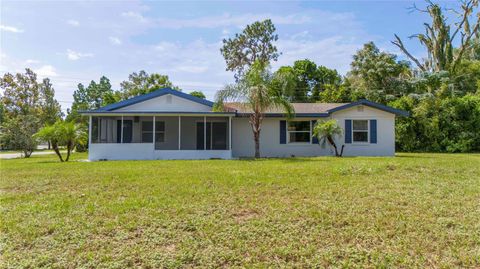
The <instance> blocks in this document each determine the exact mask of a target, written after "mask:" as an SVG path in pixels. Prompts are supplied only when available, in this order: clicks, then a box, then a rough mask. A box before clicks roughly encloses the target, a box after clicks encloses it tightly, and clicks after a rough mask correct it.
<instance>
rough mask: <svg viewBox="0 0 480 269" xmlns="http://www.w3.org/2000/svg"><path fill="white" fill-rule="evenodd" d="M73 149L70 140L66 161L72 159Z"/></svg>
mask: <svg viewBox="0 0 480 269" xmlns="http://www.w3.org/2000/svg"><path fill="white" fill-rule="evenodd" d="M71 151H72V143H71V142H68V143H67V158H65V161H66V162H68V160H69V159H70V152H71Z"/></svg>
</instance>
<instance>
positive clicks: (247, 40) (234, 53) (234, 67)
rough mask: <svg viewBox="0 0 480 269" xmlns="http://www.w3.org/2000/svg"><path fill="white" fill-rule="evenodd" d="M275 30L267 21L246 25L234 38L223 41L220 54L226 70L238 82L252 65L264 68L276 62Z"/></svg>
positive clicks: (276, 37)
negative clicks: (232, 74) (256, 64)
mask: <svg viewBox="0 0 480 269" xmlns="http://www.w3.org/2000/svg"><path fill="white" fill-rule="evenodd" d="M275 30H276V29H275V26H274V25H273V23H272V21H271V20H270V19H267V20H264V21H256V22H254V23H252V24H250V25H247V26H246V27H245V29H243V31H242V32H241V33H239V34H238V33H237V34H235V37H234V38H228V39H223V47H222V48H221V49H220V52H221V53H222V55H223V58H225V62H226V64H227V69H226V70H227V71H234V72H235V78H236V79H237V80H238V79H240V77H241V75H242V74H243V73H244V72H245V71H246V70H247V69H248V68H249V67H250V66H252V65H253V63H255V62H258V63H259V64H261V65H264V66H265V67H266V66H267V65H269V64H270V62H271V61H276V60H277V59H278V56H280V53H279V52H278V50H277V47H276V46H275V45H274V42H275V41H277V40H278V35H277V34H275Z"/></svg>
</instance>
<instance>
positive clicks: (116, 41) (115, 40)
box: [108, 36, 122, 45]
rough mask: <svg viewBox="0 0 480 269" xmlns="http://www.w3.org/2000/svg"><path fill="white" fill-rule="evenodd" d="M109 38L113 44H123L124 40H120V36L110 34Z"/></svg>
mask: <svg viewBox="0 0 480 269" xmlns="http://www.w3.org/2000/svg"><path fill="white" fill-rule="evenodd" d="M108 39H109V40H110V43H112V44H113V45H121V44H122V40H120V38H118V37H114V36H110V37H108Z"/></svg>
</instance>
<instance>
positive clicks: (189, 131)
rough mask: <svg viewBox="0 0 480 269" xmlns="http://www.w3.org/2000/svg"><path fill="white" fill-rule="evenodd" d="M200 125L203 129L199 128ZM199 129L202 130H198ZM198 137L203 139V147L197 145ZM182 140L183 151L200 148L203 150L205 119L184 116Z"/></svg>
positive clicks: (182, 120)
mask: <svg viewBox="0 0 480 269" xmlns="http://www.w3.org/2000/svg"><path fill="white" fill-rule="evenodd" d="M207 120H208V118H207ZM198 125H200V126H202V127H198ZM197 128H202V129H201V130H198V129H197ZM198 135H200V136H201V139H202V143H201V145H200V144H198V143H197V139H199V138H198ZM180 138H181V139H180V149H181V150H197V148H198V147H201V150H203V117H189V116H182V119H181V135H180Z"/></svg>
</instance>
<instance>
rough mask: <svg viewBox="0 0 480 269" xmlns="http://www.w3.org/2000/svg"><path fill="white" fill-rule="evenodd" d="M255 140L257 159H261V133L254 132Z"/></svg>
mask: <svg viewBox="0 0 480 269" xmlns="http://www.w3.org/2000/svg"><path fill="white" fill-rule="evenodd" d="M253 139H254V140H255V158H260V132H255V131H254V132H253Z"/></svg>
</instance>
